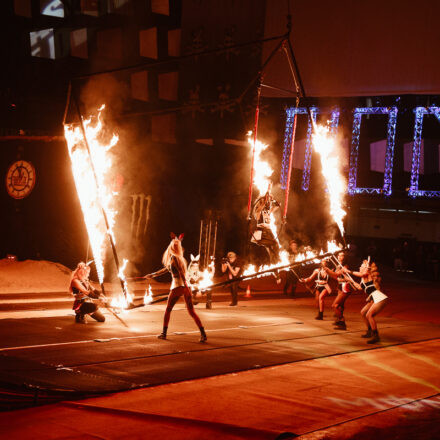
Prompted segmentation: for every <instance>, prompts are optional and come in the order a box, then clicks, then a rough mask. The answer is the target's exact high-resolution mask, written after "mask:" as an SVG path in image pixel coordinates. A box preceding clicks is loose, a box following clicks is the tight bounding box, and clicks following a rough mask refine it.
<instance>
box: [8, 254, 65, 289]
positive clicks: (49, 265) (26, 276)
mask: <svg viewBox="0 0 440 440" xmlns="http://www.w3.org/2000/svg"><path fill="white" fill-rule="evenodd" d="M70 275H71V270H70V269H68V268H67V267H66V266H63V265H62V264H60V263H53V262H51V261H44V260H42V261H35V260H25V261H14V260H10V259H7V258H4V259H2V260H0V293H21V292H63V291H66V292H67V290H68V286H69V282H70Z"/></svg>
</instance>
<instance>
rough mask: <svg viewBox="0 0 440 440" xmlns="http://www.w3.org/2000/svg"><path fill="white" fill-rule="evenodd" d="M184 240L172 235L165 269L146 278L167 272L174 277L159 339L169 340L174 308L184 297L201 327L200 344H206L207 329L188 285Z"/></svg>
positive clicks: (195, 320)
mask: <svg viewBox="0 0 440 440" xmlns="http://www.w3.org/2000/svg"><path fill="white" fill-rule="evenodd" d="M182 239H183V234H181V235H180V236H179V237H176V235H175V234H173V233H171V242H170V244H169V245H168V247H167V249H166V251H165V252H164V254H163V257H162V264H163V265H164V266H165V267H164V268H163V269H161V270H158V271H157V272H154V273H151V274H149V275H146V277H145V278H147V279H151V278H154V277H157V276H160V275H162V274H164V273H166V272H170V273H171V276H172V282H171V288H170V294H169V296H168V303H167V308H166V310H165V316H164V318H163V330H162V333H161V334H160V335H159V336H158V338H159V339H166V338H167V330H168V323H169V321H170V316H171V311H172V310H173V307H174V306H175V304H176V303H177V301H178V300H179V298H180V297H181V296H182V295H183V298H184V300H185V304H186V308H187V310H188V313H189V314H190V315H191V317H192V318H193V319H194V322H195V323H196V324H197V326H198V327H199V330H200V342H206V340H207V337H206V333H205V329H204V328H203V324H202V322H201V321H200V318H199V317H198V315H197V313H196V312H195V310H194V305H193V302H192V295H191V289H190V288H189V287H188V284H187V282H186V273H187V263H186V260H185V258H184V257H183V248H182V243H181V240H182Z"/></svg>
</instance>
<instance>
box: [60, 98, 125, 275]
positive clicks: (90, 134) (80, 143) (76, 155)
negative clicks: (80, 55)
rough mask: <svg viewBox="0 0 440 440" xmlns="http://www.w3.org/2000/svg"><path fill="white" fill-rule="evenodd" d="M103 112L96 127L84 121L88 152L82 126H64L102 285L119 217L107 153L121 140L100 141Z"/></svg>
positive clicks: (76, 184)
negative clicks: (109, 237) (109, 243)
mask: <svg viewBox="0 0 440 440" xmlns="http://www.w3.org/2000/svg"><path fill="white" fill-rule="evenodd" d="M103 109H104V106H103V107H101V108H100V109H99V110H98V117H97V120H96V123H95V124H93V122H92V118H89V119H87V120H85V121H84V131H85V134H86V136H87V141H88V144H89V148H87V145H86V142H85V140H84V136H83V133H82V129H81V127H80V126H79V125H76V126H74V125H65V126H64V136H65V138H66V141H67V147H68V150H69V155H70V160H71V162H72V172H73V177H74V181H75V186H76V190H77V193H78V197H79V201H80V204H81V209H82V212H83V215H84V221H85V224H86V228H87V233H88V236H89V240H90V246H91V248H92V252H93V257H94V259H95V265H96V271H97V273H98V278H99V282H100V283H103V281H104V264H103V260H104V255H105V239H106V235H107V233H109V234H111V235H112V237H113V238H114V236H113V230H112V228H113V225H114V222H115V215H116V211H115V209H114V200H113V194H112V192H111V190H110V186H109V185H107V181H108V179H109V178H110V176H109V174H110V169H111V166H112V161H111V158H110V157H109V154H108V151H109V150H110V149H111V148H113V147H114V146H115V145H116V144H117V142H118V136H116V135H113V137H112V138H111V140H110V141H109V142H107V143H103V142H102V140H101V133H102V128H103V126H102V121H101V113H102V110H103ZM89 151H90V154H89ZM92 161H93V164H92ZM102 211H104V212H105V213H106V215H107V219H108V222H109V227H110V228H109V230H107V227H106V224H105V221H104V218H103V213H102Z"/></svg>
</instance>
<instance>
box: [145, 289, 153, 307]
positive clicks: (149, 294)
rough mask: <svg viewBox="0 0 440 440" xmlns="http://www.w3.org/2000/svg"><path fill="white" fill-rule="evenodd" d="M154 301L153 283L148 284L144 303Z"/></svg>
mask: <svg viewBox="0 0 440 440" xmlns="http://www.w3.org/2000/svg"><path fill="white" fill-rule="evenodd" d="M152 301H153V291H152V290H151V285H150V284H149V285H148V289H145V295H144V304H150V303H151V302H152Z"/></svg>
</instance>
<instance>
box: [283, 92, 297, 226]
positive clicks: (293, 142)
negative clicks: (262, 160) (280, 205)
mask: <svg viewBox="0 0 440 440" xmlns="http://www.w3.org/2000/svg"><path fill="white" fill-rule="evenodd" d="M298 104H299V96H297V97H296V107H297V108H298ZM297 119H298V114H297V113H296V112H295V116H294V117H293V130H292V142H291V144H290V155H289V169H288V170H287V181H286V192H285V198H284V212H283V220H284V221H285V220H286V217H287V207H288V206H289V192H290V178H291V176H292V162H293V150H294V146H295V135H296V122H297Z"/></svg>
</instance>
